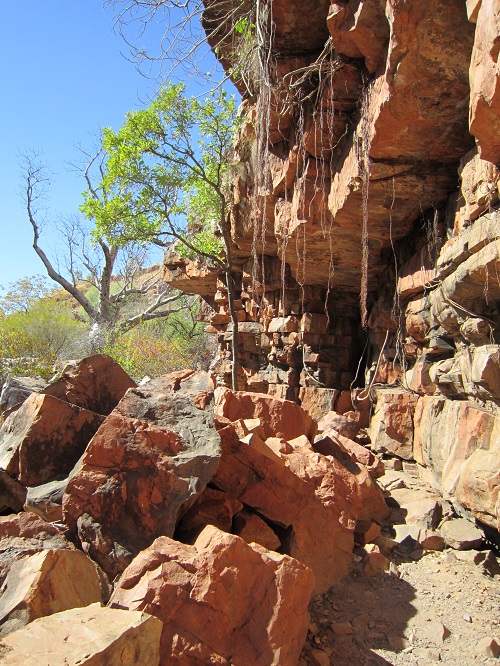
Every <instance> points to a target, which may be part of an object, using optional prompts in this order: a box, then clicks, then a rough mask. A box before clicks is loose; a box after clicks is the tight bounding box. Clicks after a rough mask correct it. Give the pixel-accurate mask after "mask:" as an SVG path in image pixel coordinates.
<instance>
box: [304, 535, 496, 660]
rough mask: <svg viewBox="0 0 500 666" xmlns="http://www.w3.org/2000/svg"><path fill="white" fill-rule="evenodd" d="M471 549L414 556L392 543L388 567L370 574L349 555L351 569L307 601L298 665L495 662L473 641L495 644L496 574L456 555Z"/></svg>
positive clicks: (460, 555) (464, 555)
mask: <svg viewBox="0 0 500 666" xmlns="http://www.w3.org/2000/svg"><path fill="white" fill-rule="evenodd" d="M388 530H390V523H389V524H387V525H385V526H384V531H385V532H386V533H387V532H388ZM359 552H360V551H358V553H359ZM412 554H413V553H412ZM473 554H474V553H473V552H471V551H454V550H451V549H446V550H444V551H442V552H436V551H430V552H427V553H425V554H424V555H423V556H422V557H421V559H418V560H417V561H415V560H413V559H412V558H411V557H410V551H409V550H407V549H405V548H404V547H403V546H402V545H400V546H398V547H397V548H396V550H395V551H393V553H392V554H391V557H390V560H391V562H392V563H393V564H392V565H391V571H390V572H384V573H381V574H379V575H377V576H375V577H373V578H370V577H367V576H366V575H365V574H364V573H363V565H362V562H361V561H360V558H359V557H355V560H358V561H357V562H355V564H354V566H353V569H352V572H351V574H350V575H349V576H348V577H347V578H346V579H344V580H343V581H341V582H340V583H338V584H337V585H336V586H335V587H334V588H332V589H331V590H330V591H329V592H328V593H327V594H326V595H324V596H322V597H318V598H317V599H315V600H314V601H313V603H312V605H311V624H310V630H309V633H308V637H307V641H306V644H305V646H304V650H303V652H302V656H301V661H300V662H299V664H300V666H305V665H306V664H307V665H309V664H313V665H314V666H328V665H331V664H333V665H335V666H344V665H348V664H349V665H354V666H363V665H365V664H366V665H369V664H370V665H374V666H375V665H376V666H381V665H382V664H395V665H399V664H419V665H422V666H423V665H425V664H433V663H436V662H439V661H440V662H442V663H444V664H450V665H453V664H459V665H460V666H468V665H469V664H470V665H472V664H500V658H498V659H496V658H493V657H489V656H487V650H486V648H485V647H484V645H482V644H481V641H482V639H485V638H488V637H489V638H495V639H496V641H497V642H498V644H500V575H498V574H496V575H494V576H492V575H490V574H489V573H488V572H487V571H486V570H485V568H484V566H483V565H482V564H474V563H473V562H471V561H466V560H464V559H463V558H470V557H471V556H472V555H473ZM490 558H491V555H490ZM490 561H491V559H490ZM493 562H495V560H494V558H493ZM497 562H498V560H497ZM490 571H491V568H490Z"/></svg>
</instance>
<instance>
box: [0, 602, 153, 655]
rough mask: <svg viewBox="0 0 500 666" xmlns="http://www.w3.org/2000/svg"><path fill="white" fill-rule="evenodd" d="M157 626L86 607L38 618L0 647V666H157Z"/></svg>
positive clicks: (128, 614)
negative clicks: (68, 665)
mask: <svg viewBox="0 0 500 666" xmlns="http://www.w3.org/2000/svg"><path fill="white" fill-rule="evenodd" d="M161 629H162V627H161V622H160V621H159V620H157V619H156V618H155V617H151V616H150V615H146V613H140V612H135V611H125V610H116V609H111V608H102V607H101V605H100V604H97V603H95V604H91V605H90V606H87V607H86V608H74V609H71V610H66V611H63V612H61V613H55V614H54V615H51V616H49V617H43V618H39V619H38V620H35V621H34V622H31V623H30V624H28V625H27V626H26V627H24V628H23V629H20V630H19V631H15V632H14V633H12V634H9V636H6V637H4V638H3V639H2V642H1V643H0V661H1V662H2V664H4V666H41V664H50V666H65V664H78V666H85V665H86V664H88V666H123V665H124V664H143V665H144V666H146V665H147V666H159V646H160V637H161Z"/></svg>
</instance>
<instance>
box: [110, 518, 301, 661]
mask: <svg viewBox="0 0 500 666" xmlns="http://www.w3.org/2000/svg"><path fill="white" fill-rule="evenodd" d="M313 584H314V579H313V575H312V573H311V571H310V570H309V569H308V568H307V567H305V566H304V565H302V564H300V563H299V562H297V561H296V560H294V559H292V558H291V557H288V556H287V555H278V554H277V553H273V552H270V551H267V550H266V549H264V548H262V547H260V546H258V545H256V544H251V545H249V544H247V543H245V541H243V539H240V538H239V537H237V536H235V535H231V534H226V533H224V532H221V531H219V530H218V529H217V528H215V527H211V526H210V527H207V528H205V529H204V530H203V532H202V533H201V534H200V536H199V537H198V539H197V540H196V542H195V544H194V545H192V546H191V545H185V544H181V543H178V542H176V541H173V540H172V539H169V538H167V537H161V538H159V539H157V540H156V541H155V542H154V543H153V544H152V546H151V547H150V548H148V549H147V550H145V551H143V552H142V553H140V554H139V555H138V556H137V558H136V559H135V560H134V561H133V562H132V564H131V565H130V566H129V567H128V568H127V569H126V571H125V572H124V574H123V576H122V578H121V579H120V582H119V584H118V586H117V588H116V590H115V592H114V593H113V595H112V597H111V600H110V602H109V605H110V606H111V607H112V608H113V607H116V608H127V609H131V610H142V611H146V612H148V613H151V614H154V615H156V616H157V617H158V618H159V619H160V620H162V622H163V634H162V640H161V663H162V664H177V663H178V664H193V665H194V664H200V665H201V664H221V665H222V664H226V665H227V666H229V664H230V663H233V664H238V666H268V665H270V664H276V665H277V664H279V665H280V666H295V665H296V664H297V661H298V658H299V655H300V651H301V648H302V644H303V641H304V639H305V636H306V632H307V627H308V620H309V617H308V604H309V599H310V595H311V591H312V588H313Z"/></svg>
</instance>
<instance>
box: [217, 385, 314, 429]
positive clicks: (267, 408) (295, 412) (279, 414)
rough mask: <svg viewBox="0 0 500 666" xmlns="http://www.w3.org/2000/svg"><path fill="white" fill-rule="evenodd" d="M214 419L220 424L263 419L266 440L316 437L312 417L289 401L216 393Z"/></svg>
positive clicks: (267, 397) (233, 393)
mask: <svg viewBox="0 0 500 666" xmlns="http://www.w3.org/2000/svg"><path fill="white" fill-rule="evenodd" d="M214 416H215V419H216V420H217V421H219V422H221V423H224V422H225V423H228V422H232V421H237V420H239V419H254V418H260V419H261V423H262V425H263V428H264V434H265V436H266V438H267V437H283V439H286V440H290V439H294V438H295V437H298V436H299V435H311V434H314V431H315V428H316V425H315V424H314V423H313V420H312V419H311V417H310V416H309V414H307V412H305V411H304V410H303V409H301V408H300V407H299V406H298V405H296V404H295V403H293V402H290V401H289V400H281V399H280V398H274V397H271V396H266V395H260V394H255V393H246V392H244V391H238V392H236V393H235V392H233V391H229V390H228V389H217V390H216V391H215V405H214Z"/></svg>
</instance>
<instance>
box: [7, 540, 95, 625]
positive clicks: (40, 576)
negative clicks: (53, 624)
mask: <svg viewBox="0 0 500 666" xmlns="http://www.w3.org/2000/svg"><path fill="white" fill-rule="evenodd" d="M0 595H1V596H0V635H6V634H8V633H10V632H12V631H15V630H17V629H20V628H21V627H23V626H24V625H26V624H28V623H29V622H31V621H33V620H35V619H37V618H39V617H45V616H46V615H52V614H53V613H57V612H59V611H63V610H67V609H69V608H76V607H79V606H88V605H89V604H91V603H94V602H100V601H101V590H100V584H99V577H98V574H97V569H96V566H95V564H94V563H93V562H92V561H91V560H90V559H89V558H88V557H87V556H86V555H85V554H84V553H82V552H81V551H79V550H42V551H40V552H38V553H34V554H33V555H28V556H27V557H24V558H22V559H21V560H18V561H17V562H14V564H13V565H12V566H11V568H10V570H9V573H8V574H7V577H6V578H5V580H4V581H3V584H2V587H1V589H0Z"/></svg>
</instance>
